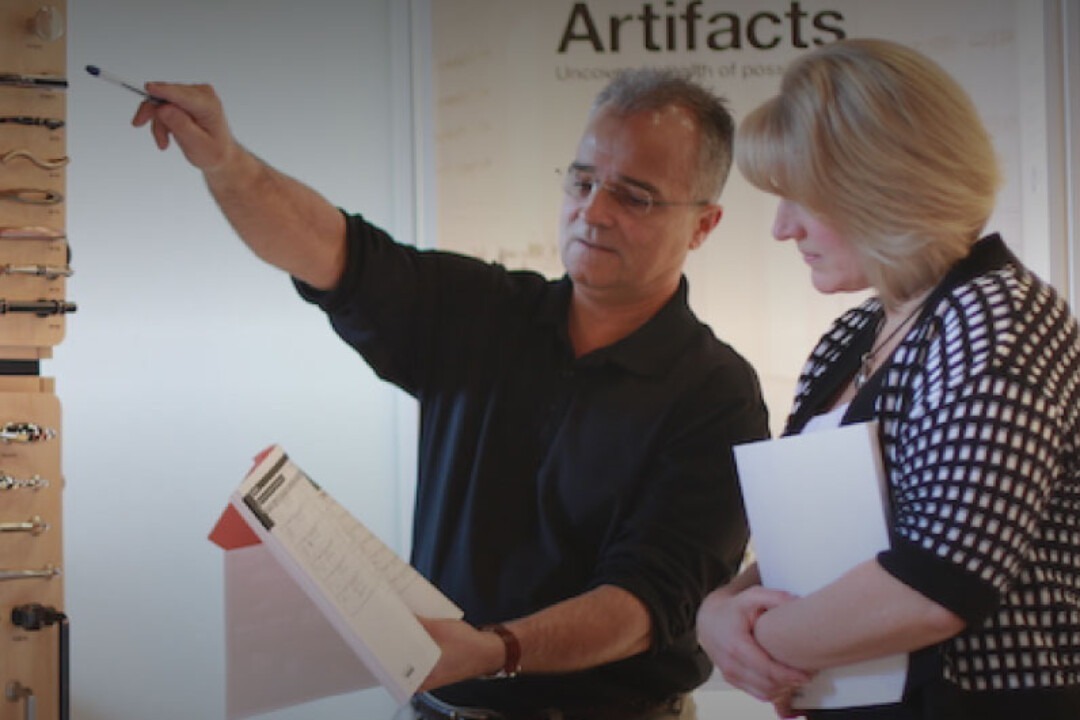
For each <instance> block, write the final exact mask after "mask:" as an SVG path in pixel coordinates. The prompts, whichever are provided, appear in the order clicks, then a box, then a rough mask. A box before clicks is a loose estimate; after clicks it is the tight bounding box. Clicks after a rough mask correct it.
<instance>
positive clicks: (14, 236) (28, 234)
mask: <svg viewBox="0 0 1080 720" xmlns="http://www.w3.org/2000/svg"><path fill="white" fill-rule="evenodd" d="M66 237H67V235H65V234H64V233H62V232H60V231H59V230H53V229H52V228H47V227H41V226H37V225H33V226H30V225H27V226H23V227H0V240H63V239H65V238H66Z"/></svg>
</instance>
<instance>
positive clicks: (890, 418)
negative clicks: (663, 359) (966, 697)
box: [786, 235, 1080, 717]
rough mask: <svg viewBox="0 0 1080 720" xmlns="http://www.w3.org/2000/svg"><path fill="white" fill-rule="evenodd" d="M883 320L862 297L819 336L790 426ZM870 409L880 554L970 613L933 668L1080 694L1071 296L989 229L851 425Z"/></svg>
mask: <svg viewBox="0 0 1080 720" xmlns="http://www.w3.org/2000/svg"><path fill="white" fill-rule="evenodd" d="M880 316H881V306H880V303H879V302H878V301H877V300H874V299H872V300H868V301H867V302H865V303H863V304H862V305H861V306H859V307H858V308H855V309H853V310H851V311H849V312H848V313H846V314H845V315H844V316H842V317H841V318H840V319H838V320H837V321H836V322H835V324H834V325H833V327H832V328H831V329H830V330H829V332H828V333H826V334H825V336H823V337H822V339H821V340H820V342H819V344H818V346H817V347H816V348H815V349H814V351H813V353H812V354H811V356H810V359H809V360H808V362H807V364H806V367H805V368H804V370H803V374H802V376H801V378H800V382H799V385H798V389H797V391H796V398H795V405H794V408H793V410H792V414H791V416H790V417H789V419H788V427H787V430H786V433H793V432H798V431H799V430H801V429H802V427H803V425H805V423H806V421H807V420H808V419H809V418H810V417H812V416H813V415H814V414H815V413H817V412H821V411H822V410H823V409H825V407H827V403H828V402H829V400H830V399H831V398H832V397H834V396H835V393H836V392H837V391H838V390H839V389H841V388H842V386H843V385H844V383H846V382H848V381H849V380H850V378H851V375H852V373H853V372H854V370H855V367H856V365H857V364H858V359H859V357H860V355H861V354H862V353H863V352H865V351H866V349H867V348H868V346H869V344H870V343H871V342H872V340H873V335H874V334H875V331H876V326H877V323H878V320H879V318H880ZM871 418H875V419H877V420H878V421H879V422H880V432H881V441H882V451H883V453H884V457H885V464H886V467H887V469H888V478H889V483H890V492H891V494H892V504H893V507H892V519H893V542H892V547H891V549H890V550H888V551H886V552H884V553H882V554H881V555H880V556H879V558H878V560H879V562H880V563H881V565H882V566H883V567H884V568H885V569H886V570H887V571H888V572H889V573H891V574H893V575H894V576H896V577H897V578H898V579H900V580H901V581H903V582H904V583H906V584H908V585H909V586H911V587H913V588H915V589H917V590H919V591H920V592H922V593H923V594H924V595H926V596H928V597H930V598H931V599H933V600H935V601H936V602H938V603H939V604H941V605H943V606H945V607H946V608H949V609H950V610H952V611H953V612H955V613H956V614H957V615H959V616H961V617H962V618H964V619H965V620H966V621H967V623H968V628H967V630H965V631H964V632H963V633H962V634H960V635H959V636H957V637H955V638H953V639H951V640H948V641H946V642H944V643H942V645H941V646H940V648H939V650H940V653H939V655H940V661H941V662H940V666H939V667H940V668H941V669H940V670H938V671H937V672H940V673H943V674H944V677H945V678H946V679H947V680H948V681H951V683H953V684H955V685H956V686H959V687H960V688H962V689H964V690H1017V689H1021V690H1036V691H1038V690H1041V689H1046V688H1057V689H1066V688H1072V689H1073V690H1080V448H1078V444H1080V333H1078V330H1077V323H1076V320H1075V318H1074V317H1072V316H1071V315H1070V312H1069V308H1068V307H1067V305H1066V304H1065V303H1064V302H1063V301H1062V300H1061V299H1060V298H1059V296H1058V295H1057V294H1056V293H1055V292H1054V290H1053V289H1052V288H1051V287H1049V286H1048V285H1046V284H1044V283H1042V282H1041V281H1040V280H1039V279H1038V278H1036V277H1035V276H1033V275H1032V274H1031V273H1030V272H1029V271H1027V270H1026V269H1025V268H1024V267H1023V266H1022V265H1021V264H1020V262H1019V261H1018V260H1017V259H1016V258H1015V257H1014V256H1013V255H1012V254H1011V253H1010V252H1009V250H1008V249H1007V248H1006V247H1005V244H1004V243H1003V242H1002V240H1001V238H1000V237H998V236H997V235H993V236H989V237H987V238H984V239H982V240H980V241H979V242H978V243H977V244H976V245H975V247H974V248H973V250H972V252H971V254H970V255H969V256H968V257H967V258H965V259H964V260H963V261H961V262H960V263H959V264H958V265H957V266H956V267H955V268H953V270H952V271H951V272H950V274H949V275H948V277H946V278H945V280H944V281H943V282H942V284H941V285H940V286H939V287H938V288H936V289H935V291H933V292H932V293H931V295H930V296H929V298H928V299H927V301H926V303H925V305H924V307H923V309H922V311H921V313H920V315H919V318H918V319H917V320H916V324H915V325H914V326H913V328H912V329H911V330H910V331H909V332H908V334H907V336H906V338H905V339H904V340H903V342H902V343H901V345H900V346H899V348H898V349H897V351H896V353H895V354H894V355H893V358H892V360H891V362H890V363H889V364H888V365H887V366H886V367H884V368H882V370H881V371H879V372H877V373H875V375H874V376H873V378H872V379H871V381H870V383H868V384H867V386H866V387H864V388H863V390H862V391H860V393H859V394H858V396H856V398H855V400H854V401H853V402H852V404H851V406H850V407H849V409H848V411H847V415H846V416H845V418H844V422H845V423H849V422H857V421H861V420H868V419H871ZM1078 717H1080V715H1078Z"/></svg>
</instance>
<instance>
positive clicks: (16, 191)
mask: <svg viewBox="0 0 1080 720" xmlns="http://www.w3.org/2000/svg"><path fill="white" fill-rule="evenodd" d="M0 200H7V201H8V202H13V203H22V204H23V205H59V204H60V203H62V202H64V196H63V195H61V194H60V193H58V192H56V191H55V190H49V189H46V188H8V189H7V190H0Z"/></svg>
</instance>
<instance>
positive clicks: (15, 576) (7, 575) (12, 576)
mask: <svg viewBox="0 0 1080 720" xmlns="http://www.w3.org/2000/svg"><path fill="white" fill-rule="evenodd" d="M59 574H60V568H55V567H53V566H52V565H46V566H45V567H43V568H41V569H40V570H0V581H2V580H32V579H34V578H46V579H49V580H51V579H52V578H54V577H56V576H57V575H59Z"/></svg>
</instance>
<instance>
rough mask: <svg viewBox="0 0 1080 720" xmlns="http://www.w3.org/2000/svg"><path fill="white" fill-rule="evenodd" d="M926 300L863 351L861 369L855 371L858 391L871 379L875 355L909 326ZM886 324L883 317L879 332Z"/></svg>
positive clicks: (855, 382) (854, 382) (855, 383)
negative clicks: (880, 339) (879, 339)
mask: <svg viewBox="0 0 1080 720" xmlns="http://www.w3.org/2000/svg"><path fill="white" fill-rule="evenodd" d="M925 302H926V300H925V299H924V300H923V301H922V302H920V303H919V304H918V305H916V306H915V309H914V310H912V311H911V312H910V313H908V315H907V317H905V318H904V320H903V321H902V322H901V323H900V324H899V325H897V326H896V328H895V329H893V331H892V332H891V333H889V335H888V337H886V338H885V339H884V340H882V341H881V342H879V343H876V344H875V345H874V346H873V347H871V348H870V350H868V351H867V352H864V353H863V355H862V358H860V361H859V369H858V371H857V372H856V373H855V379H854V381H853V384H854V385H855V390H856V391H858V390H862V387H863V385H865V384H866V381H867V380H869V379H870V375H871V372H870V366H871V363H873V362H874V357H876V356H877V354H878V353H879V352H881V349H882V348H883V347H885V346H887V345H888V344H889V341H891V340H892V339H893V338H894V337H896V335H897V334H898V333H899V332H900V331H901V330H903V329H904V328H906V327H907V325H908V323H909V322H911V320H912V319H913V318H914V317H915V316H916V315H918V314H919V311H920V310H922V307H923V304H925ZM884 324H885V323H884V318H882V323H881V325H879V326H878V332H881V328H882V327H883V326H884ZM875 334H876V333H875Z"/></svg>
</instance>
